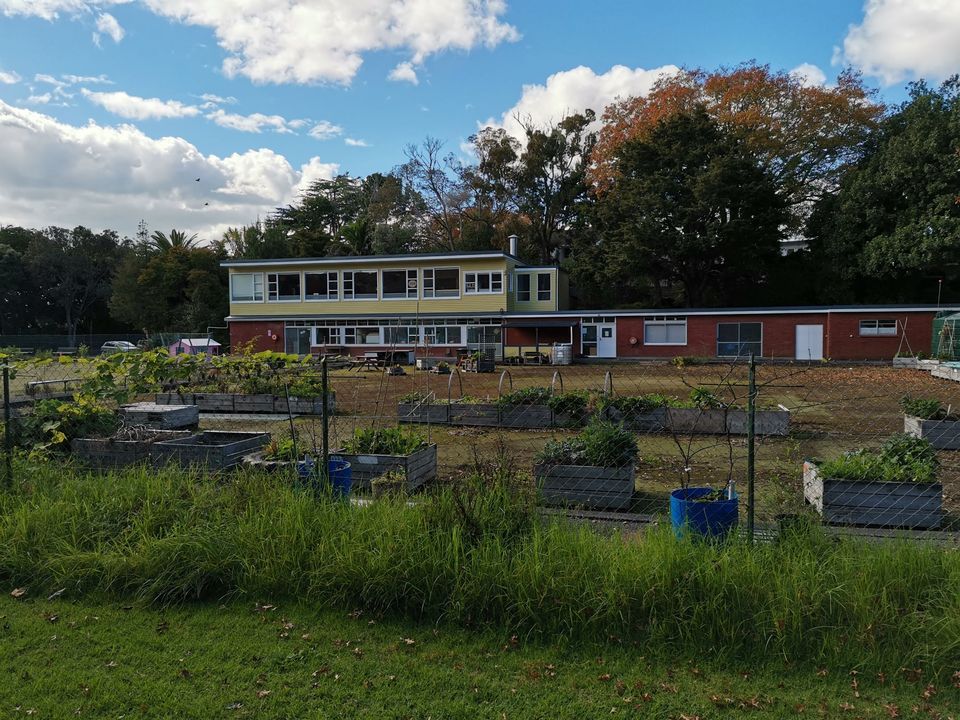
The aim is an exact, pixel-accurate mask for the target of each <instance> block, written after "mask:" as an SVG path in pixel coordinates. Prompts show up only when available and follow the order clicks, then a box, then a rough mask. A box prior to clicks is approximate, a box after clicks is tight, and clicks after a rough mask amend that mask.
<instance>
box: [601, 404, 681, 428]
mask: <svg viewBox="0 0 960 720" xmlns="http://www.w3.org/2000/svg"><path fill="white" fill-rule="evenodd" d="M601 417H602V418H603V419H604V420H607V421H608V422H613V423H617V424H618V425H622V426H623V427H624V428H625V429H627V430H629V431H630V432H635V433H651V432H660V431H661V430H665V429H666V427H667V408H665V407H664V408H655V409H653V410H649V411H646V412H641V413H625V412H623V411H622V410H618V409H617V408H615V407H605V408H604V409H603V411H602V412H601Z"/></svg>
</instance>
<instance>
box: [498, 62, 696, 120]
mask: <svg viewBox="0 0 960 720" xmlns="http://www.w3.org/2000/svg"><path fill="white" fill-rule="evenodd" d="M677 72H679V68H678V67H677V66H675V65H663V66H661V67H658V68H654V69H652V70H644V69H643V68H628V67H625V66H623V65H614V66H613V67H612V68H610V69H609V70H608V71H607V72H605V73H601V74H600V75H598V74H597V73H595V72H594V71H593V70H592V69H590V68H588V67H585V66H583V65H581V66H579V67H575V68H573V69H571V70H563V71H561V72H558V73H554V74H553V75H551V76H550V77H548V78H547V82H546V84H545V85H524V86H523V91H522V93H521V95H520V99H519V100H518V101H517V103H516V104H515V105H514V106H513V107H511V108H510V109H509V110H507V111H506V112H504V113H503V115H502V116H501V117H500V120H499V121H496V120H494V119H493V118H490V119H489V120H488V121H487V122H486V123H485V124H486V125H494V126H498V127H503V128H504V129H506V130H507V132H509V133H510V134H511V135H513V136H514V137H517V138H522V137H523V126H522V122H521V121H523V122H526V121H528V120H529V121H531V122H533V124H534V125H546V124H548V123H551V122H556V121H558V120H562V119H563V118H564V117H566V116H567V115H569V114H570V113H575V112H582V111H583V110H586V109H588V108H589V109H591V110H593V111H595V112H596V113H597V123H598V126H599V118H600V116H601V115H602V114H603V110H604V108H606V106H607V105H609V104H610V103H612V102H613V101H614V100H616V99H617V98H618V97H627V96H631V95H645V94H646V93H648V92H650V89H651V88H652V87H653V84H654V83H655V82H656V81H657V80H658V79H659V78H661V77H663V76H666V75H673V74H674V73H677ZM518 118H519V120H518Z"/></svg>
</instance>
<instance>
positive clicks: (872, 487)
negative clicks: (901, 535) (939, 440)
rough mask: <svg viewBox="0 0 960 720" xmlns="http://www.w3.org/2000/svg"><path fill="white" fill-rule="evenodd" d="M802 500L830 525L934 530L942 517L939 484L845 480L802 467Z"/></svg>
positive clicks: (812, 466) (813, 467) (809, 464)
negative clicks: (824, 475)
mask: <svg viewBox="0 0 960 720" xmlns="http://www.w3.org/2000/svg"><path fill="white" fill-rule="evenodd" d="M803 497H804V499H805V500H806V501H807V502H808V503H809V504H810V505H812V506H813V507H815V508H816V509H817V512H819V513H820V515H821V516H822V517H823V520H824V522H826V523H829V524H833V525H861V526H866V527H882V528H911V529H922V530H933V529H936V528H938V527H940V522H941V520H942V515H943V485H941V484H940V483H918V482H888V481H880V480H844V479H837V478H829V477H826V478H825V477H823V475H822V473H821V472H820V468H819V466H818V465H817V464H816V463H814V462H811V461H807V462H804V464H803Z"/></svg>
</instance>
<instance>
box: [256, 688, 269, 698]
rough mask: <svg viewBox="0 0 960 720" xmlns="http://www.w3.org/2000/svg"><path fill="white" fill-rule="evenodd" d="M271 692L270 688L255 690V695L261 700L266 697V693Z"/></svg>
mask: <svg viewBox="0 0 960 720" xmlns="http://www.w3.org/2000/svg"><path fill="white" fill-rule="evenodd" d="M271 692H272V691H271V690H257V697H258V698H260V699H261V700H262V699H263V698H265V697H267V695H269V694H270V693H271Z"/></svg>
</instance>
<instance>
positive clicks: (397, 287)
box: [383, 270, 417, 300]
mask: <svg viewBox="0 0 960 720" xmlns="http://www.w3.org/2000/svg"><path fill="white" fill-rule="evenodd" d="M383 298H384V300H402V299H404V298H413V299H414V300H416V299H417V271H416V270H384V271H383Z"/></svg>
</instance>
